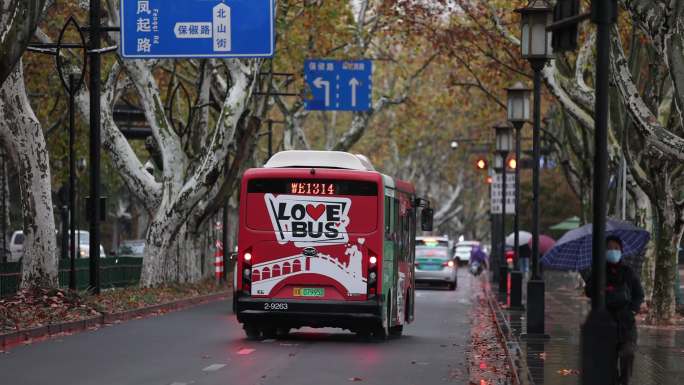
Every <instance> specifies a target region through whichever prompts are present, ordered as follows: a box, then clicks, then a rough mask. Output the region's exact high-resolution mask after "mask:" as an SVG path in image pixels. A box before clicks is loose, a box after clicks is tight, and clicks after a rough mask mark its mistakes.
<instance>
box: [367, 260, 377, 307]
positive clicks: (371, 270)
mask: <svg viewBox="0 0 684 385" xmlns="http://www.w3.org/2000/svg"><path fill="white" fill-rule="evenodd" d="M377 284H378V257H376V256H375V255H371V256H370V258H368V289H367V291H368V293H367V294H368V298H369V299H370V298H372V297H375V295H376V294H377V288H376V286H377Z"/></svg>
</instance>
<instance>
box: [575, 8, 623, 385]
mask: <svg viewBox="0 0 684 385" xmlns="http://www.w3.org/2000/svg"><path fill="white" fill-rule="evenodd" d="M591 6H592V8H591V19H592V22H594V23H595V24H596V77H595V78H596V80H595V83H596V85H595V88H596V99H595V106H594V111H595V114H596V115H595V118H594V124H595V125H596V126H595V129H594V180H593V202H594V213H593V231H592V256H593V258H592V282H593V289H594V292H593V293H592V301H591V311H590V312H589V315H588V316H587V319H586V321H585V323H584V325H582V336H581V346H582V350H581V351H582V383H583V384H595V385H598V384H607V383H609V382H610V381H614V373H615V369H614V368H615V367H616V360H617V356H616V352H617V349H616V347H617V325H615V322H614V321H613V320H612V317H611V316H610V314H609V313H608V312H607V310H606V300H605V285H606V239H605V232H606V204H607V201H608V182H607V180H608V112H609V102H610V96H609V86H610V83H609V69H610V29H611V27H612V25H613V24H614V23H615V22H616V21H617V2H616V1H614V0H611V1H608V0H605V1H596V0H594V1H592V2H591Z"/></svg>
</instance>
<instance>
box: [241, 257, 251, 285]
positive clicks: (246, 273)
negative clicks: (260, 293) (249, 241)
mask: <svg viewBox="0 0 684 385" xmlns="http://www.w3.org/2000/svg"><path fill="white" fill-rule="evenodd" d="M242 261H243V264H242V266H243V269H242V290H243V291H244V292H246V293H247V294H250V293H251V285H250V284H251V281H252V253H251V252H249V251H245V253H244V254H243V256H242Z"/></svg>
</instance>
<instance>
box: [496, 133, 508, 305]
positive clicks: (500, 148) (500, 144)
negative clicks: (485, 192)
mask: <svg viewBox="0 0 684 385" xmlns="http://www.w3.org/2000/svg"><path fill="white" fill-rule="evenodd" d="M494 132H495V135H496V155H495V157H494V167H495V168H496V169H500V170H501V248H500V250H499V251H500V252H501V256H500V258H499V260H500V261H501V265H500V266H499V293H505V292H506V287H507V283H508V266H506V168H507V167H506V158H508V153H509V152H511V149H513V130H512V129H511V126H510V125H509V124H508V122H505V123H499V124H497V125H495V126H494Z"/></svg>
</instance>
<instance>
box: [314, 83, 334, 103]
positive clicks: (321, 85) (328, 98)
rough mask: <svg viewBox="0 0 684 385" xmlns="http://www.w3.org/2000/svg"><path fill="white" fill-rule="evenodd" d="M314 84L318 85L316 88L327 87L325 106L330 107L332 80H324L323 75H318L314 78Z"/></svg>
mask: <svg viewBox="0 0 684 385" xmlns="http://www.w3.org/2000/svg"><path fill="white" fill-rule="evenodd" d="M313 85H314V86H316V88H323V87H325V106H326V107H328V106H329V105H330V82H329V81H327V80H323V78H322V77H317V78H316V79H314V81H313Z"/></svg>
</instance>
